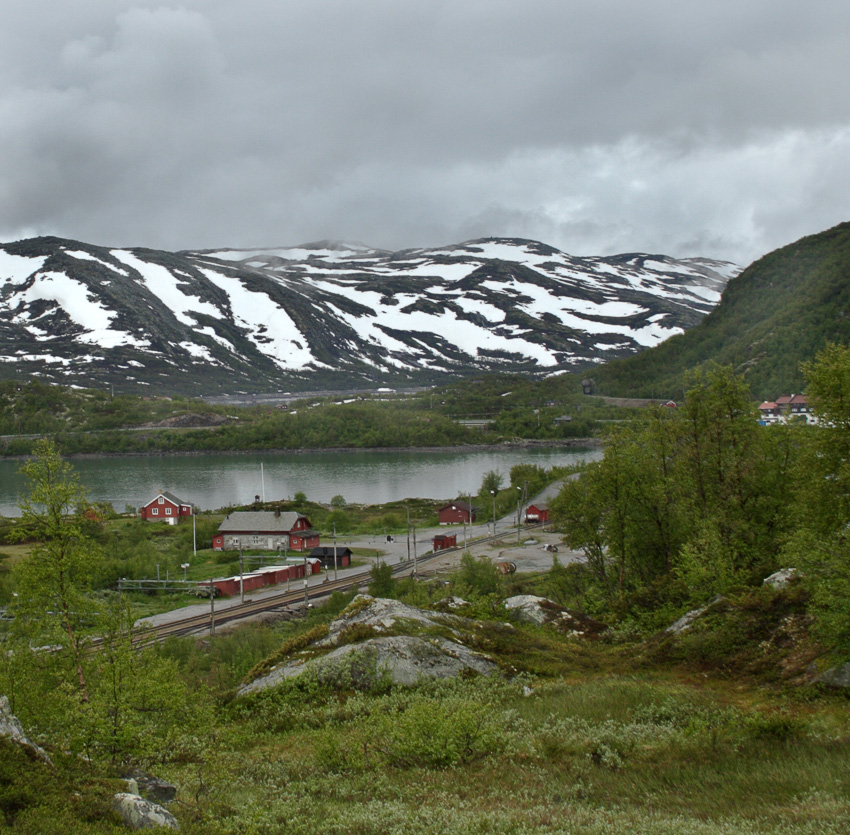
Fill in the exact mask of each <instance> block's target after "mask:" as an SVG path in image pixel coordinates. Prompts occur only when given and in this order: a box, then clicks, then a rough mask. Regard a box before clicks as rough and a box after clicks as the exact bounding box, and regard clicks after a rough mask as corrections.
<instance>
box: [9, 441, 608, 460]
mask: <svg viewBox="0 0 850 835" xmlns="http://www.w3.org/2000/svg"><path fill="white" fill-rule="evenodd" d="M602 445H603V440H602V438H599V437H588V438H565V439H563V440H559V441H541V440H535V439H534V438H526V439H518V440H514V441H502V442H501V443H486V444H485V443H482V444H471V443H469V444H452V445H450V446H412V445H408V446H400V447H386V446H378V447H350V446H349V447H302V448H298V449H287V448H283V447H281V448H274V447H270V448H267V449H196V450H180V449H175V450H160V451H157V450H151V451H147V452H107V451H104V452H70V453H65V454H64V455H63V457H65V458H71V459H87V458H154V457H163V458H164V457H169V458H170V457H175V458H180V457H190V456H203V455H223V454H227V455H260V454H269V455H312V454H315V453H332V454H334V455H339V454H346V453H357V452H370V453H371V452H387V453H399V452H466V451H471V450H479V449H489V448H491V447H499V448H505V447H507V448H510V449H523V448H529V449H531V448H539V449H543V448H547V447H548V448H552V449H557V448H559V447H575V448H577V449H583V448H586V447H587V448H593V447H601V446H602ZM29 457H30V455H29V454H18V455H0V460H8V461H14V460H25V459H27V458H29Z"/></svg>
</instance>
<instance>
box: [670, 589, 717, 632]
mask: <svg viewBox="0 0 850 835" xmlns="http://www.w3.org/2000/svg"><path fill="white" fill-rule="evenodd" d="M721 600H723V597H722V596H721V595H717V597H713V598H712V599H711V600H709V601H708V603H706V604H705V606H700V607H699V608H698V609H691V611H690V612H685V614H684V615H682V617H680V618H679V620H677V621H676V622H675V623H671V624H670V626H668V627H667V628H666V629H665V630H664V631H665V632H666V633H667V634H668V635H678V634H679V633H680V632H684V631H685V630H687V629H690V628H691V625H692V624H693V622H694V621H695V620H697V619H698V618H700V617H702V616H703V615H704V614H705V613H706V612H707V611H708V610H709V609H710V608H711V607H712V606H713V605H714V604H715V603H719V602H720V601H721Z"/></svg>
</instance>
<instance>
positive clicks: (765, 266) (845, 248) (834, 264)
mask: <svg viewBox="0 0 850 835" xmlns="http://www.w3.org/2000/svg"><path fill="white" fill-rule="evenodd" d="M848 265H850V223H842V224H839V225H838V226H835V227H833V228H832V229H829V230H827V231H825V232H821V233H819V234H817V235H811V236H808V237H806V238H802V239H801V240H799V241H797V242H795V243H793V244H790V245H788V246H785V247H782V248H781V249H778V250H776V251H774V252H771V253H769V254H768V255H765V256H764V257H763V258H760V259H759V260H758V261H756V262H754V263H753V264H751V265H750V266H749V267H747V269H745V270H744V271H743V272H742V273H741V274H740V275H739V276H737V277H736V278H733V279H732V280H731V281H730V282H729V283H728V284H727V286H726V288H725V290H724V293H723V297H722V298H721V301H720V304H719V305H718V306H717V307H716V308H715V309H714V310H712V311H711V313H709V314H708V316H706V317H705V318H704V319H703V320H702V321H701V322H700V323H699V324H697V325H696V326H695V327H693V328H691V329H690V330H688V331H687V332H686V333H684V334H682V335H680V336H674V337H672V338H671V339H668V340H666V341H665V342H663V343H662V344H660V345H657V346H656V347H654V348H650V349H649V350H647V351H643V352H641V353H640V354H637V355H635V356H633V357H629V358H626V359H621V360H614V361H612V362H608V363H606V364H605V365H604V366H602V367H600V368H598V369H594V372H593V373H594V378H595V379H596V381H597V383H598V385H599V391H600V392H603V393H604V394H616V395H620V396H631V397H659V398H673V399H674V400H678V399H679V398H680V396H681V393H682V391H683V389H684V387H685V383H684V379H685V375H686V373H687V372H688V371H689V370H691V369H694V368H698V367H702V366H703V365H704V364H705V363H708V362H715V363H719V364H723V365H730V366H732V367H733V368H735V369H736V371H738V372H739V373H740V374H742V375H743V377H744V378H745V380H746V381H747V383H748V384H749V386H750V388H751V389H752V390H753V391H754V392H755V393H756V394H757V396H758V397H759V398H762V399H774V398H776V397H777V396H778V395H779V394H782V393H787V394H790V393H792V392H799V391H801V390H802V388H803V382H804V377H803V373H802V372H801V368H800V366H801V363H802V362H804V361H811V360H812V359H813V358H814V357H815V355H816V354H817V352H818V351H820V350H821V349H822V347H823V345H824V344H826V343H828V342H835V343H839V344H844V345H846V344H850V320H848V318H847V317H846V316H845V315H844V311H845V310H847V309H848V307H850V284H848V282H847V280H846V275H847V271H848Z"/></svg>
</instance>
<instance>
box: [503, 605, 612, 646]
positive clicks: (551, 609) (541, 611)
mask: <svg viewBox="0 0 850 835" xmlns="http://www.w3.org/2000/svg"><path fill="white" fill-rule="evenodd" d="M505 608H506V609H508V610H509V611H511V612H513V614H514V616H515V617H516V618H517V619H518V620H522V621H525V622H527V623H536V624H538V625H539V626H551V627H553V628H555V629H557V630H558V631H559V632H563V633H564V634H566V635H574V636H576V637H589V636H593V635H598V634H599V633H600V632H604V631H605V630H606V629H607V628H608V627H607V626H606V625H605V624H604V623H601V622H600V621H597V620H594V619H593V618H589V617H588V616H587V615H583V614H581V613H580V612H573V611H571V610H569V609H566V608H565V607H563V606H561V605H560V604H559V603H556V602H555V601H554V600H549V598H548V597H537V596H535V595H533V594H518V595H516V596H515V597H509V598H508V599H507V600H506V601H505Z"/></svg>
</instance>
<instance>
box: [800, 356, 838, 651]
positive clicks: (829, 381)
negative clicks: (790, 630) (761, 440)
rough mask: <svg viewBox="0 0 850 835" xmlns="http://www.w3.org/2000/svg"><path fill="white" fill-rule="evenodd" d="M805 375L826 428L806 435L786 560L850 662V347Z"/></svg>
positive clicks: (822, 626)
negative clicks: (796, 570)
mask: <svg viewBox="0 0 850 835" xmlns="http://www.w3.org/2000/svg"><path fill="white" fill-rule="evenodd" d="M805 371H806V374H807V376H808V377H809V379H810V387H809V391H810V393H811V396H812V400H813V406H814V409H815V413H816V415H817V416H818V419H819V421H820V425H819V426H818V427H817V428H816V429H812V430H810V431H809V432H807V433H806V438H807V442H808V443H807V446H806V454H805V455H804V456H803V457H802V459H801V461H800V464H799V467H798V468H797V471H796V472H795V481H796V483H797V485H798V495H797V501H796V507H795V510H796V520H795V521H796V529H795V531H794V532H793V534H792V535H791V536H790V537H789V538H788V541H787V543H786V545H785V548H784V558H785V560H786V564H788V565H794V566H797V567H798V568H800V569H801V571H802V573H803V578H804V582H805V583H806V585H807V587H808V588H809V589H810V591H811V593H812V598H813V599H812V608H813V611H814V612H815V613H816V615H817V620H816V622H815V632H816V634H817V635H818V636H819V637H820V638H821V640H823V641H824V642H825V643H826V644H827V645H828V646H830V647H833V648H835V649H836V650H837V652H838V653H839V654H840V655H841V656H842V657H843V658H850V539H849V538H848V520H850V432H848V429H850V349H848V348H846V347H841V346H837V345H828V346H827V347H826V348H825V349H824V350H823V351H822V352H821V353H820V354H819V355H818V356H817V358H816V359H815V361H814V362H812V363H810V364H808V365H806V367H805Z"/></svg>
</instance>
